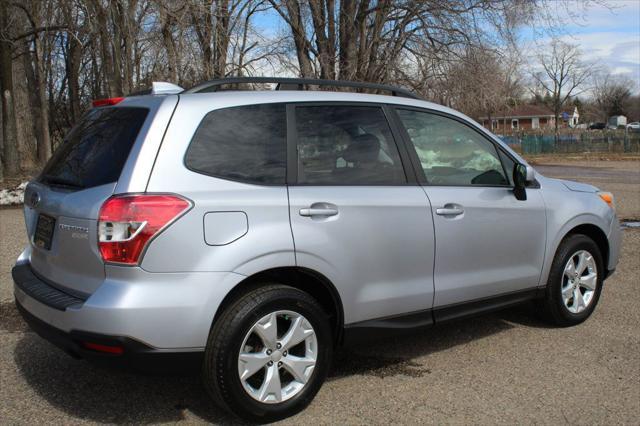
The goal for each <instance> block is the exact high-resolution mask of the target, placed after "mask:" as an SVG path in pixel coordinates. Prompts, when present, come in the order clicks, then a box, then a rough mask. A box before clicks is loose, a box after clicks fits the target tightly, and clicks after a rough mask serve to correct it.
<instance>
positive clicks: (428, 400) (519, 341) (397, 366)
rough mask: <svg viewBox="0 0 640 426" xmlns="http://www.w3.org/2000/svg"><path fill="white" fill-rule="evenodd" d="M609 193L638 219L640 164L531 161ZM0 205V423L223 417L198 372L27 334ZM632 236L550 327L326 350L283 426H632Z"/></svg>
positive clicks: (639, 328)
mask: <svg viewBox="0 0 640 426" xmlns="http://www.w3.org/2000/svg"><path fill="white" fill-rule="evenodd" d="M536 167H537V168H538V170H539V171H540V172H541V173H543V174H545V175H548V176H553V177H563V178H570V179H575V180H580V181H583V182H587V183H591V184H594V185H596V186H599V187H600V188H601V189H603V190H608V191H612V192H613V193H614V194H615V196H616V202H617V204H618V209H619V212H620V215H621V216H623V217H628V218H640V209H639V206H640V185H639V183H640V162H633V161H631V162H629V161H620V162H587V163H581V162H570V163H566V164H560V163H558V162H556V161H546V162H542V163H537V166H536ZM23 229H24V227H23V223H22V215H21V211H20V210H18V209H2V210H0V424H51V423H56V424H91V423H105V422H108V423H176V422H181V423H187V424H190V423H229V422H233V421H234V420H233V419H230V418H229V417H227V416H226V415H225V414H224V413H222V412H221V411H219V410H217V409H216V408H215V407H214V406H213V405H212V404H211V403H210V402H209V400H208V399H207V397H206V394H205V393H204V389H203V388H202V385H201V383H200V380H199V378H198V377H197V376H185V377H174V376H171V377H150V376H141V375H135V374H131V373H125V372H121V371H112V370H103V369H99V368H96V367H94V366H92V365H90V364H88V363H86V362H84V361H77V360H74V359H72V358H70V357H69V356H67V355H66V354H64V353H62V352H61V351H59V350H58V349H56V348H54V347H53V346H51V345H50V344H49V343H47V342H45V341H43V340H42V339H40V338H39V337H38V336H37V335H35V334H33V333H32V332H30V331H29V330H28V329H27V328H26V326H25V325H24V324H23V322H22V320H21V318H20V317H19V316H18V314H17V312H16V310H15V308H14V305H13V296H12V281H11V274H10V270H11V266H12V264H13V262H14V260H15V258H16V256H17V255H18V254H19V252H20V250H21V248H22V246H23V245H24V244H25V242H26V239H25V236H24V231H23ZM638 276H640V230H634V229H626V230H625V231H624V242H623V248H622V257H621V260H620V263H619V266H618V270H617V272H616V273H615V274H614V275H613V276H612V277H611V278H610V279H609V280H607V281H606V284H605V288H604V291H603V295H602V298H601V300H600V304H599V306H598V309H597V310H596V312H595V313H594V315H593V316H592V317H591V318H590V319H589V320H588V321H587V322H585V323H583V324H581V325H579V326H577V327H572V328H564V329H561V328H552V327H548V326H547V325H546V324H545V323H543V322H541V321H540V320H538V319H537V317H536V315H535V312H534V309H533V307H532V306H529V305H527V306H522V307H518V308H513V309H509V310H506V311H502V312H499V313H495V314H492V315H488V316H484V317H480V318H476V319H472V320H466V321H459V322H456V323H452V324H449V325H443V326H440V327H435V328H433V329H431V330H429V331H428V332H426V333H423V334H420V335H415V336H408V337H403V338H397V339H392V340H385V341H380V342H377V343H370V344H367V345H363V346H361V347H357V348H353V349H350V350H342V351H340V352H339V353H338V354H337V356H336V361H335V365H334V368H333V371H332V373H331V377H330V378H329V380H328V381H327V383H326V384H325V385H324V386H323V388H322V389H321V391H320V393H319V394H318V396H317V397H316V399H315V400H314V401H313V403H312V404H311V405H310V406H309V407H308V408H307V409H306V410H305V411H303V412H302V413H300V414H299V415H297V416H295V417H293V418H290V419H288V420H286V421H285V422H283V423H285V424H291V425H295V424H327V425H328V424H388V423H400V424H423V423H428V424H441V423H454V424H553V425H556V424H603V425H605V424H606V425H610V424H630V425H631V424H633V425H637V424H639V423H640V309H638V306H640V292H639V291H638V278H637V277H638Z"/></svg>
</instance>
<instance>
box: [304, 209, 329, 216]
mask: <svg viewBox="0 0 640 426" xmlns="http://www.w3.org/2000/svg"><path fill="white" fill-rule="evenodd" d="M337 214H338V209H332V208H308V209H300V216H305V217H313V216H323V217H327V216H335V215H337Z"/></svg>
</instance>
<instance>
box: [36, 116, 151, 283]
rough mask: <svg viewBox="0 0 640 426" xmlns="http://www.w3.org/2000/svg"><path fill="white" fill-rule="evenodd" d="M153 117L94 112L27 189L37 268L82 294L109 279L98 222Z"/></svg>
mask: <svg viewBox="0 0 640 426" xmlns="http://www.w3.org/2000/svg"><path fill="white" fill-rule="evenodd" d="M150 115H151V114H150V113H149V110H148V109H147V108H142V107H105V108H94V109H92V110H90V111H89V112H88V113H87V114H86V115H85V116H84V117H83V118H82V119H81V121H80V122H79V123H78V124H77V125H76V126H75V127H74V128H73V129H72V130H71V132H70V133H69V135H68V136H67V137H66V138H65V140H64V141H63V142H62V145H61V146H60V147H59V148H58V149H56V151H55V152H54V154H53V156H52V158H51V159H50V161H49V162H48V163H47V165H46V166H45V168H44V170H43V171H42V173H41V174H40V176H39V177H38V178H37V179H36V180H35V181H33V182H31V183H30V184H29V185H28V186H27V188H26V190H25V207H24V215H25V222H26V225H27V233H28V237H29V242H30V245H31V256H30V259H29V261H30V263H31V268H32V270H33V271H34V272H35V273H36V274H37V275H39V276H41V277H42V278H44V279H45V280H47V281H49V282H51V283H52V284H53V285H56V286H58V287H61V288H62V289H64V290H66V291H68V292H70V293H76V294H79V295H88V294H91V293H92V292H93V291H94V290H95V289H96V288H97V287H98V286H99V285H100V284H101V282H102V281H103V280H104V276H105V272H104V264H103V262H102V258H101V256H100V253H99V251H98V243H97V236H98V231H97V219H98V214H99V210H100V207H101V206H102V204H103V202H104V201H105V200H106V199H107V198H109V197H110V196H111V195H112V194H113V192H114V189H115V187H116V183H117V181H118V179H119V176H120V174H121V172H122V170H123V168H124V165H125V163H126V161H127V159H128V157H129V153H130V152H131V149H132V147H133V145H134V143H135V141H136V140H137V138H138V136H139V134H140V133H141V129H142V128H143V126H144V125H145V122H146V121H147V118H150V117H149V116H150Z"/></svg>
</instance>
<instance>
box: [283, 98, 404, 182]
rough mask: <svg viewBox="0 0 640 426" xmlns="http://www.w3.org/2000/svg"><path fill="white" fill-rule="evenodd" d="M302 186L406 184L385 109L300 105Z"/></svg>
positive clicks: (299, 134) (300, 173)
mask: <svg viewBox="0 0 640 426" xmlns="http://www.w3.org/2000/svg"><path fill="white" fill-rule="evenodd" d="M296 130H297V134H298V183H300V184H306V185H401V184H403V183H406V181H407V180H406V177H405V174H404V169H403V167H402V164H401V162H400V156H399V154H398V148H397V147H396V144H395V141H394V139H393V136H392V135H391V129H390V128H389V124H388V123H387V119H386V117H385V115H384V112H383V111H382V109H381V108H380V107H371V106H346V105H327V106H297V107H296Z"/></svg>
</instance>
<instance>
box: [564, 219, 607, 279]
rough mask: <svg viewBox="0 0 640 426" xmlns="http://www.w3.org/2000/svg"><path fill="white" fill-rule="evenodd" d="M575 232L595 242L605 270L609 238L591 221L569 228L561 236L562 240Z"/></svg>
mask: <svg viewBox="0 0 640 426" xmlns="http://www.w3.org/2000/svg"><path fill="white" fill-rule="evenodd" d="M576 234H582V235H585V236H587V237H589V238H591V239H592V240H593V242H594V243H596V245H597V246H598V249H599V250H600V254H601V255H602V263H603V266H604V268H605V270H607V269H608V265H609V239H608V238H607V234H606V233H605V232H604V231H603V230H602V229H601V228H600V227H599V226H597V225H594V224H592V223H584V224H582V225H578V226H575V227H573V228H571V229H570V230H569V232H567V233H566V234H565V235H564V236H563V237H562V240H564V239H565V238H567V237H568V236H570V235H576ZM562 240H561V241H562ZM558 246H559V245H558ZM556 251H557V248H556Z"/></svg>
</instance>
